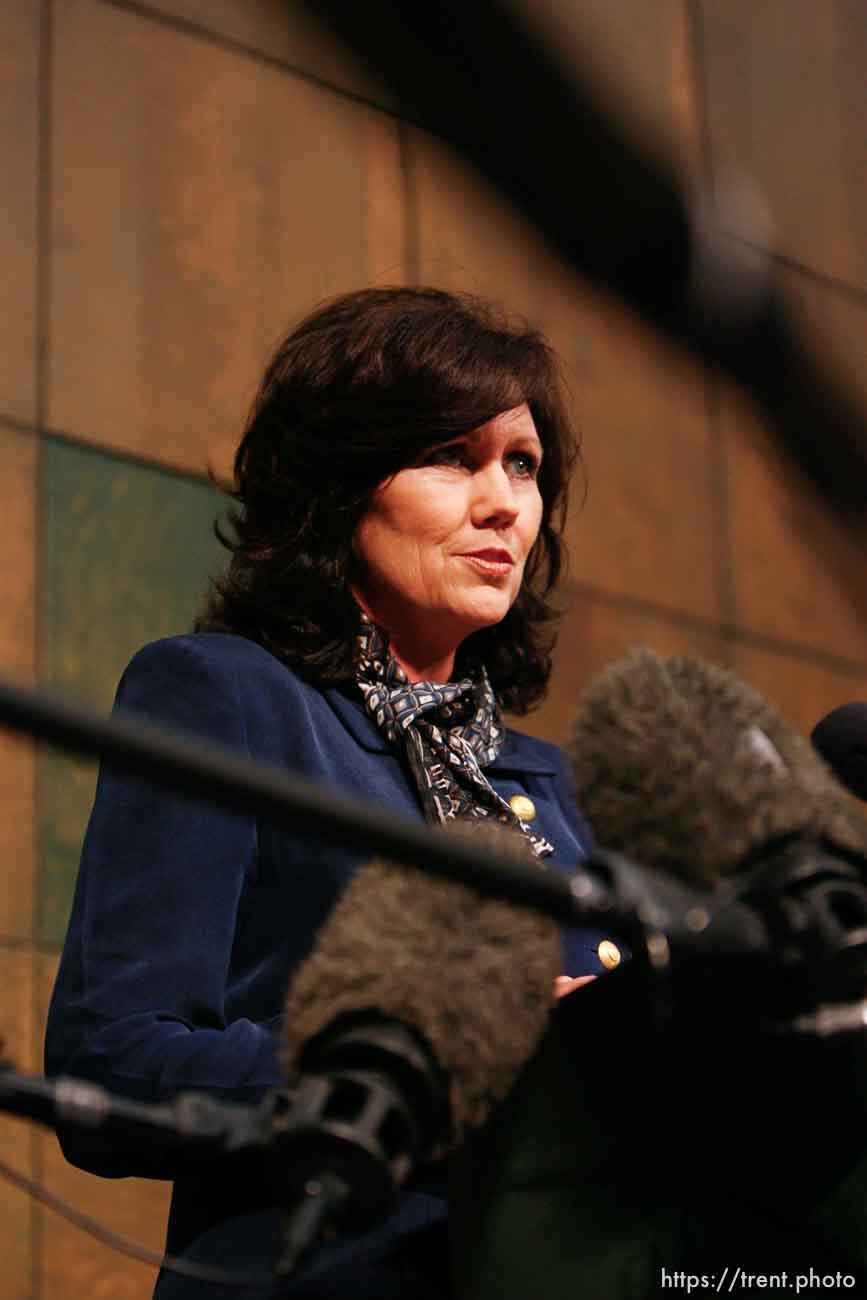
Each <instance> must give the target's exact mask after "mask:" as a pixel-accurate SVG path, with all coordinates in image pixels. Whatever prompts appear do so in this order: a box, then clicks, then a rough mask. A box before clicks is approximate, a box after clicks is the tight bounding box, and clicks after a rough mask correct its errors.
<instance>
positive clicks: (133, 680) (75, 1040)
mask: <svg viewBox="0 0 867 1300" xmlns="http://www.w3.org/2000/svg"><path fill="white" fill-rule="evenodd" d="M116 708H118V709H124V710H129V711H134V712H135V713H137V714H141V715H144V716H145V717H147V718H148V719H149V720H151V721H153V722H155V723H159V724H161V725H164V726H168V727H177V728H179V729H183V730H185V731H188V732H193V733H196V734H198V735H200V736H201V737H202V738H203V739H204V740H207V741H209V742H212V743H215V744H219V745H223V746H225V747H228V748H231V749H234V750H236V751H238V752H239V753H241V754H249V746H248V744H247V737H246V734H245V720H244V713H243V709H242V706H241V698H240V690H239V683H238V681H237V680H236V672H235V669H234V668H233V665H232V663H231V661H226V662H222V661H220V660H219V658H218V657H215V656H213V655H211V656H209V655H208V654H207V653H204V652H202V651H198V650H197V648H196V638H193V637H191V638H178V639H176V640H169V641H164V642H157V643H155V644H154V645H152V646H147V647H145V649H144V650H143V651H141V652H140V653H139V654H138V655H137V656H136V657H135V659H133V661H132V663H131V664H130V666H129V668H128V669H127V671H126V673H125V674H124V677H123V679H122V681H121V684H120V687H119V690H118V695H117V700H116ZM256 853H257V828H256V821H255V818H253V817H252V816H246V815H241V814H237V813H234V812H227V811H226V810H224V809H222V808H220V807H219V806H217V805H215V804H213V803H209V802H205V801H202V800H200V799H198V798H193V797H190V796H185V795H183V794H181V793H179V792H178V791H176V790H174V789H173V788H171V786H168V785H160V784H157V783H154V782H151V781H149V780H143V779H141V778H137V777H132V776H130V775H129V774H126V773H124V772H122V771H120V770H118V769H116V768H114V767H112V766H110V765H104V766H103V768H102V770H101V773H100V776H99V781H98V786H97V793H96V800H95V804H94V808H93V812H92V814H91V818H90V823H89V826H88V830H87V835H86V838H85V843H84V849H83V853H82V861H81V868H80V871H79V877H78V882H77V886H76V891H75V897H74V903H73V909H72V916H71V921H70V926H69V930H68V934H67V939H66V944H65V948H64V952H63V957H62V960H61V965H60V969H59V973H58V978H57V982H56V986H55V990H54V995H53V998H52V1002H51V1007H50V1011H49V1016H48V1024H47V1034H46V1053H45V1061H46V1071H47V1073H48V1074H50V1075H57V1074H60V1073H63V1074H66V1075H72V1076H75V1077H79V1078H85V1079H89V1080H92V1081H94V1082H97V1083H99V1084H100V1085H102V1086H103V1087H105V1088H107V1089H109V1090H110V1091H112V1092H115V1093H118V1094H122V1095H124V1096H126V1097H129V1098H134V1099H136V1100H140V1101H148V1102H157V1101H164V1100H167V1099H168V1098H170V1097H172V1096H174V1095H175V1094H177V1093H178V1092H180V1091H182V1090H184V1089H188V1088H203V1089H207V1090H208V1091H209V1092H211V1093H216V1094H217V1095H221V1096H223V1097H224V1098H225V1099H228V1100H237V1101H254V1100H257V1099H258V1098H259V1097H260V1096H261V1095H262V1093H263V1092H264V1091H265V1090H266V1089H267V1088H269V1087H272V1086H276V1085H279V1083H280V1081H281V1077H280V1070H279V1065H278V1055H277V1038H276V1035H275V1032H274V1030H275V1028H276V1025H275V1024H273V1023H265V1024H256V1023H253V1022H251V1021H250V1020H247V1019H237V1020H234V1021H233V1022H232V1023H227V1018H226V1010H225V988H226V976H227V972H228V968H229V962H230V957H231V952H232V945H233V940H234V934H235V926H236V918H237V913H238V904H239V900H240V897H241V893H242V890H243V888H244V883H245V880H246V879H247V877H248V874H249V873H250V872H251V871H252V870H254V868H255V862H256ZM62 1141H63V1139H62ZM63 1145H64V1149H65V1151H66V1153H67V1155H68V1156H69V1158H70V1159H72V1160H73V1163H76V1164H82V1165H83V1166H84V1167H85V1168H91V1169H93V1170H94V1172H99V1173H104V1174H106V1173H107V1174H118V1173H122V1174H129V1173H153V1172H159V1174H160V1175H161V1176H167V1175H169V1176H170V1175H171V1173H172V1172H173V1171H171V1170H169V1171H167V1170H166V1169H165V1168H164V1167H163V1165H162V1163H161V1162H160V1161H159V1160H157V1161H156V1164H157V1165H158V1166H159V1168H158V1171H157V1170H155V1169H154V1168H153V1167H152V1164H153V1162H151V1161H149V1160H145V1161H144V1166H145V1167H142V1161H141V1160H140V1159H136V1160H134V1161H133V1162H132V1166H131V1165H130V1163H129V1162H128V1161H127V1160H126V1158H125V1157H124V1156H123V1154H122V1153H118V1152H115V1153H114V1154H113V1155H112V1156H111V1157H110V1158H107V1157H106V1155H105V1153H104V1152H103V1153H100V1152H99V1151H98V1144H95V1143H87V1142H85V1143H83V1144H82V1143H81V1142H80V1141H79V1140H78V1139H75V1138H74V1137H68V1138H67V1140H66V1141H64V1142H63Z"/></svg>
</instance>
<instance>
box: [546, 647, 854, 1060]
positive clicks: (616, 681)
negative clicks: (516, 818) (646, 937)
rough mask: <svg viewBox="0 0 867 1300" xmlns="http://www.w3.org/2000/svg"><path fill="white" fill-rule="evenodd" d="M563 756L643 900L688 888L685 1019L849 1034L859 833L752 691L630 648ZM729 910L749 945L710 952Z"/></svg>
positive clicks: (801, 744) (828, 782)
mask: <svg viewBox="0 0 867 1300" xmlns="http://www.w3.org/2000/svg"><path fill="white" fill-rule="evenodd" d="M569 752H570V756H571V761H572V766H573V773H574V777H575V785H576V794H577V798H578V802H579V805H580V806H581V808H582V811H583V813H584V815H585V816H586V817H587V819H588V821H589V822H590V825H591V827H592V828H593V830H594V833H595V835H596V837H597V839H598V841H599V843H600V844H601V845H602V846H604V847H605V848H607V849H613V850H615V851H619V852H628V853H629V855H630V856H631V857H632V859H633V860H635V861H637V862H639V863H641V864H643V865H644V867H646V868H647V869H648V870H647V892H648V896H649V897H650V898H652V896H653V893H654V889H655V888H656V887H657V882H658V881H663V882H664V880H665V879H667V878H670V877H675V878H677V879H679V880H680V881H682V882H684V883H685V884H687V885H690V886H692V887H693V893H694V897H695V904H696V905H695V906H694V907H693V909H692V911H693V913H694V917H693V921H692V924H693V929H694V931H695V932H696V934H697V935H698V939H696V940H695V942H694V943H693V944H692V946H685V947H684V948H683V953H684V966H688V967H689V969H688V971H687V970H684V971H683V972H681V974H682V976H683V978H681V979H680V980H679V982H678V987H677V1001H678V1003H679V1004H680V1005H681V1006H682V1008H683V1009H686V1008H689V1007H691V1008H692V1009H694V1010H695V1011H696V1013H697V1014H702V1013H703V1012H704V1013H706V1011H707V1008H708V1007H709V1006H713V1008H714V1011H715V1013H716V1014H719V1015H722V1016H726V1017H731V1016H732V1015H733V1014H735V1015H736V1017H737V1018H738V1022H739V1023H741V1021H742V1020H743V1018H744V1017H745V1018H746V1021H747V1022H751V1023H754V1024H755V1023H758V1024H760V1025H761V1026H762V1028H763V1029H770V1030H772V1031H773V1032H797V1033H818V1034H825V1033H832V1032H838V1031H841V1030H845V1029H858V1030H863V1027H864V1023H865V1003H864V993H865V984H867V888H865V873H867V825H865V823H864V821H863V820H862V819H861V818H860V817H859V816H858V814H857V813H856V811H855V809H854V808H853V807H852V804H851V801H850V800H849V798H848V797H847V795H846V794H845V792H844V791H843V789H842V788H841V787H840V785H839V784H838V783H837V781H836V780H835V779H834V777H833V776H832V775H831V774H830V772H829V771H828V770H827V768H826V767H825V765H824V764H823V763H822V762H821V761H820V759H819V758H818V757H817V756H816V754H815V753H814V752H813V750H812V748H811V746H810V744H809V742H808V741H807V740H806V739H805V738H803V737H801V736H800V735H798V734H797V732H795V731H794V730H793V729H792V728H791V727H790V726H788V724H787V723H785V722H784V721H783V719H782V718H781V717H780V716H779V714H777V712H776V711H775V710H774V709H773V708H772V707H771V705H770V704H769V703H768V702H767V701H766V700H765V699H764V698H763V697H762V696H761V695H760V694H759V693H758V692H757V691H755V690H753V688H752V687H750V686H748V685H747V683H746V682H744V681H742V680H741V679H740V678H738V677H737V676H736V675H735V674H734V673H732V672H729V671H727V670H725V669H722V668H717V667H712V666H710V665H707V664H702V663H700V662H697V661H693V660H689V659H686V658H670V659H664V658H660V657H658V656H657V655H655V654H654V653H652V652H651V651H649V650H646V649H642V650H639V651H637V652H636V653H634V654H632V655H631V656H629V657H627V658H626V659H624V660H622V661H620V662H618V663H616V664H614V665H612V666H611V667H610V668H609V669H608V670H607V671H606V672H605V673H604V674H603V675H602V676H601V677H600V678H598V679H597V680H596V682H594V683H593V684H591V686H590V687H589V688H588V689H587V691H586V692H585V694H584V696H583V700H582V708H581V711H580V713H579V717H578V720H577V722H576V724H575V727H574V730H573V734H572V738H571V742H570V745H569ZM738 908H739V909H741V910H742V911H743V910H744V909H746V910H747V913H748V914H752V917H753V920H754V922H755V924H754V925H753V927H752V931H751V933H750V943H749V944H744V945H743V950H742V952H740V953H738V951H737V950H736V948H732V946H731V944H729V945H728V948H727V949H726V948H720V947H719V946H718V947H717V950H716V953H715V950H714V932H715V930H717V929H720V928H722V929H725V927H726V922H727V921H729V922H730V921H731V913H732V912H733V911H734V910H736V909H738ZM686 921H687V925H686V927H685V928H688V927H689V924H690V917H689V914H687V917H686ZM731 932H732V927H731V925H729V930H728V935H729V937H730V935H731ZM656 938H657V939H658V938H659V936H656ZM673 955H674V957H675V958H676V957H677V952H676V951H675V952H674V954H673ZM650 956H651V964H652V958H653V953H652V952H651V954H650ZM670 957H671V954H668V955H667V956H666V960H670ZM687 959H688V960H687ZM675 966H676V962H675V963H673V964H672V967H671V973H672V978H674V977H676V976H677V975H678V971H677V970H676V969H675ZM722 974H724V979H721V978H720V976H721V975H722ZM726 981H728V983H726ZM702 999H705V1000H706V1001H705V1002H703V1001H702ZM739 1000H740V1005H738V1003H739Z"/></svg>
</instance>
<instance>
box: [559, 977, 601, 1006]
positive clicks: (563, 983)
mask: <svg viewBox="0 0 867 1300" xmlns="http://www.w3.org/2000/svg"><path fill="white" fill-rule="evenodd" d="M595 979H596V976H595V975H576V976H575V978H574V979H573V978H572V976H571V975H558V976H557V978H556V979H555V981H554V1001H555V1002H556V1001H557V999H558V998H565V996H566V994H567V993H573V992H574V991H575V989H580V988H583V986H584V985H585V984H589V983H590V981H591V980H595Z"/></svg>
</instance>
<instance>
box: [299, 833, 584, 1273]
mask: <svg viewBox="0 0 867 1300" xmlns="http://www.w3.org/2000/svg"><path fill="white" fill-rule="evenodd" d="M456 830H457V831H458V832H461V831H463V833H466V831H467V828H466V827H457V828H456ZM472 833H473V835H474V837H478V835H479V834H485V835H489V836H490V842H491V847H492V850H495V851H496V852H497V853H498V854H504V853H505V854H511V855H512V856H514V857H516V858H519V859H520V861H522V862H523V863H525V864H526V863H527V862H528V861H530V860H531V859H532V861H533V862H534V863H535V862H536V859H535V857H534V856H533V855H532V854H530V853H528V851H527V846H526V845H525V844H524V842H523V840H518V839H517V837H516V836H515V835H514V833H512V832H503V831H502V830H500V829H499V828H494V827H489V826H483V827H480V826H479V823H478V822H474V823H473V827H472ZM540 869H541V868H540ZM562 969H563V954H562V943H561V937H560V929H559V927H558V925H557V924H556V922H554V921H552V920H550V919H549V918H547V917H543V916H541V915H539V914H538V913H535V912H532V911H530V910H529V909H525V908H522V907H520V906H517V905H515V904H512V903H506V902H501V901H498V900H495V899H491V898H487V897H484V896H483V895H481V894H480V893H479V892H478V891H476V890H474V889H472V888H469V887H468V886H465V885H461V884H458V883H456V882H453V881H448V880H444V879H441V878H434V877H430V876H427V875H424V874H423V873H420V872H419V871H409V870H406V869H405V868H402V867H400V866H393V865H391V864H389V863H387V862H384V861H380V860H375V861H373V862H372V863H370V864H369V865H367V866H365V867H363V868H362V869H361V870H360V871H359V872H358V873H357V874H356V875H355V876H354V878H353V879H352V881H351V882H350V884H349V885H348V886H347V888H346V890H345V891H344V893H343V894H342V896H341V898H340V899H339V900H338V903H337V905H336V906H335V908H334V909H333V910H332V912H331V913H330V915H329V917H328V919H327V920H326V922H325V924H324V925H323V926H322V928H321V930H320V931H319V933H318V935H317V938H316V942H315V945H314V948H313V951H312V952H311V954H310V956H309V957H308V958H307V960H306V961H305V963H304V964H303V966H302V967H301V969H300V970H299V971H298V973H297V975H296V977H295V979H294V980H293V982H292V984H291V986H290V989H289V993H288V997H287V1001H286V1017H285V1023H286V1028H285V1043H284V1064H285V1070H286V1075H287V1077H288V1080H289V1086H290V1090H293V1091H294V1104H293V1110H292V1120H293V1130H292V1134H290V1143H289V1147H288V1151H287V1168H289V1169H290V1176H291V1187H290V1191H291V1193H292V1195H293V1196H294V1205H293V1208H292V1210H291V1211H290V1214H289V1217H288V1220H287V1228H286V1236H285V1246H286V1248H285V1253H284V1256H283V1259H282V1261H281V1264H280V1268H281V1269H282V1271H284V1272H288V1271H289V1270H290V1269H291V1268H292V1267H294V1265H295V1264H296V1263H297V1262H298V1260H299V1259H300V1258H301V1257H302V1256H303V1255H304V1254H305V1253H306V1251H307V1250H308V1249H309V1248H310V1246H312V1245H313V1244H314V1243H315V1242H316V1240H317V1239H318V1238H319V1237H320V1236H321V1235H323V1233H327V1232H329V1231H333V1230H334V1229H337V1228H339V1229H341V1230H359V1229H361V1228H364V1227H367V1226H370V1225H371V1224H373V1223H374V1222H376V1221H377V1220H378V1219H379V1218H381V1217H382V1216H383V1215H384V1214H385V1213H386V1211H387V1209H388V1205H389V1202H390V1200H391V1198H392V1196H393V1194H394V1191H395V1189H396V1187H397V1186H398V1185H399V1184H400V1183H402V1182H403V1181H404V1179H405V1178H406V1177H407V1176H408V1174H409V1172H410V1171H411V1170H412V1169H413V1168H415V1167H417V1166H418V1165H419V1164H421V1163H425V1162H427V1161H429V1160H432V1159H436V1158H439V1157H441V1156H443V1155H445V1154H447V1153H449V1152H451V1151H453V1150H456V1149H457V1148H458V1147H459V1146H460V1145H461V1143H462V1141H463V1139H464V1137H465V1136H466V1134H467V1133H468V1132H469V1131H470V1130H472V1129H475V1128H477V1127H479V1126H480V1125H482V1124H483V1123H484V1121H485V1120H486V1118H487V1117H488V1115H489V1113H490V1111H491V1109H492V1107H493V1106H494V1105H495V1104H496V1103H497V1102H499V1101H501V1100H502V1099H503V1098H504V1097H505V1096H506V1095H507V1093H508V1092H509V1090H510V1088H511V1087H512V1084H513V1082H514V1080H515V1078H516V1076H517V1074H518V1072H519V1071H520V1069H521V1067H522V1066H523V1065H524V1064H525V1063H526V1062H527V1060H528V1059H529V1058H530V1056H531V1055H532V1054H533V1052H534V1050H535V1048H536V1046H537V1044H538V1043H539V1041H540V1039H541V1037H542V1035H543V1033H544V1031H545V1029H546V1026H547V1023H548V1018H549V1013H550V1011H551V1007H552V989H553V984H554V979H555V977H556V976H557V975H559V973H560V972H561V970H562ZM299 1121H301V1122H300V1123H299Z"/></svg>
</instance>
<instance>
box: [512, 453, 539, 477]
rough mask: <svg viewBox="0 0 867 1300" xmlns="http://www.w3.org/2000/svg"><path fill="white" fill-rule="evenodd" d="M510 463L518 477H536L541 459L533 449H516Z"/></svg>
mask: <svg viewBox="0 0 867 1300" xmlns="http://www.w3.org/2000/svg"><path fill="white" fill-rule="evenodd" d="M509 464H510V465H511V467H512V472H513V473H514V474H515V476H516V478H535V477H536V475H537V474H538V472H539V459H538V457H537V456H534V455H533V453H532V452H531V451H514V452H512V454H511V456H510V457H509Z"/></svg>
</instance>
